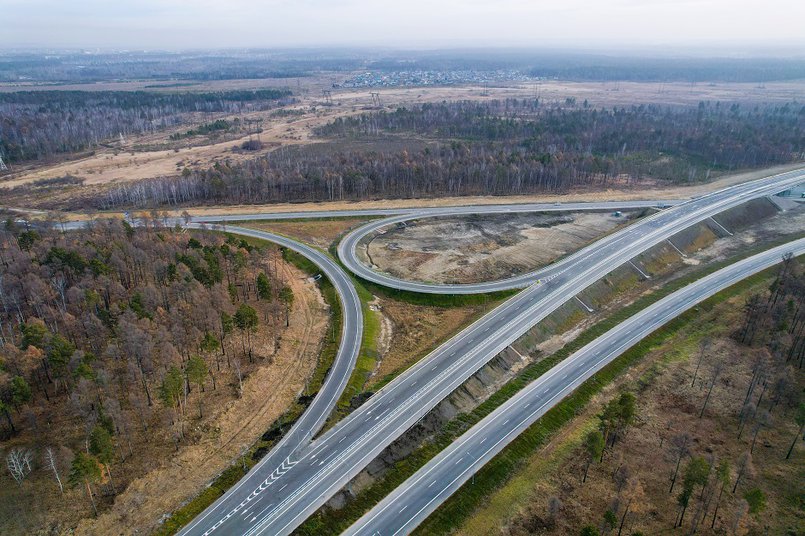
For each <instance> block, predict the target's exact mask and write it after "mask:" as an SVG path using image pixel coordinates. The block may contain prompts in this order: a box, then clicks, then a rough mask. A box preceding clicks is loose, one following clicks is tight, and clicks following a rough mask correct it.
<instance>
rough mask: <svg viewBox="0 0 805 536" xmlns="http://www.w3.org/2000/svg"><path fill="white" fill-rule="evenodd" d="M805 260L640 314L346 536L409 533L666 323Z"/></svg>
mask: <svg viewBox="0 0 805 536" xmlns="http://www.w3.org/2000/svg"><path fill="white" fill-rule="evenodd" d="M787 253H792V254H793V255H794V256H798V255H802V254H805V239H800V240H796V241H794V242H791V243H789V244H785V245H783V246H779V247H776V248H773V249H771V250H768V251H765V252H763V253H760V254H758V255H755V256H753V257H750V258H748V259H745V260H742V261H739V262H737V263H735V264H732V265H731V266H728V267H726V268H724V269H722V270H719V271H717V272H715V273H713V274H711V275H709V276H706V277H704V278H702V279H700V280H699V281H696V282H695V283H691V284H690V285H688V286H686V287H685V288H683V289H681V290H678V291H677V292H674V293H673V294H671V295H669V296H667V297H665V298H663V299H662V300H660V301H658V302H656V303H654V304H653V305H651V306H649V307H647V308H646V309H644V310H643V311H641V312H639V313H637V314H635V315H634V316H632V317H630V318H629V319H627V320H626V321H624V322H622V323H621V324H619V325H617V326H616V327H614V328H612V329H611V330H610V331H608V332H607V333H605V334H604V335H602V336H601V337H599V338H597V339H595V340H594V341H593V342H591V343H589V344H588V345H587V346H585V347H583V348H582V349H580V350H579V351H577V352H576V353H574V354H573V355H571V356H570V357H568V358H567V359H565V360H564V361H562V362H561V363H559V364H558V365H556V366H555V367H553V368H552V369H551V370H549V371H547V372H546V373H545V374H543V375H542V376H541V377H540V378H539V379H537V380H535V381H534V382H532V383H530V384H529V385H528V386H526V387H525V388H524V389H522V390H521V391H520V392H519V393H517V394H516V395H515V396H514V397H512V398H511V399H509V400H508V401H507V402H506V403H504V404H503V405H501V406H500V407H498V408H497V409H496V410H495V411H493V412H492V413H490V414H489V415H487V416H486V417H485V418H484V419H483V420H481V421H480V422H479V423H478V424H476V425H475V426H473V427H472V428H470V429H469V430H468V431H467V432H465V433H464V434H463V435H462V436H461V437H459V438H458V439H456V440H455V441H454V442H453V443H452V444H451V445H450V446H449V447H447V448H446V449H445V450H443V451H442V452H441V453H439V454H438V455H437V456H436V457H435V458H433V459H432V460H431V461H430V462H429V463H427V464H426V465H425V466H423V467H422V468H421V469H420V470H419V471H417V472H416V473H415V474H414V475H412V476H411V477H410V478H409V479H408V480H406V481H405V482H403V483H402V484H401V485H400V486H399V487H398V488H397V489H395V490H394V491H393V492H392V493H391V494H389V495H388V496H387V497H386V498H385V499H384V500H383V501H381V502H380V503H379V504H378V505H377V506H375V507H374V508H373V509H372V510H371V511H369V512H368V513H367V514H366V515H364V516H363V517H362V518H361V519H360V520H358V521H357V522H356V523H355V524H354V525H352V526H351V527H350V528H349V529H348V530H347V531H346V532H345V534H347V535H363V536H370V535H376V536H381V535H384V536H385V535H396V534H407V533H409V532H410V531H411V530H413V529H414V527H416V526H417V525H418V524H419V523H421V522H422V521H423V520H425V518H427V517H428V515H430V514H431V513H432V512H433V511H434V510H436V508H438V506H439V505H440V504H441V503H442V502H444V501H445V500H446V499H447V498H448V497H449V496H450V495H451V494H452V493H454V492H455V491H456V490H458V489H459V488H460V487H461V486H462V484H464V483H465V482H467V481H468V480H469V479H470V478H471V477H472V475H473V474H475V472H476V471H478V470H479V469H480V468H481V467H482V466H483V465H484V464H486V463H487V462H488V461H489V460H491V459H492V458H493V457H494V456H495V455H496V454H497V453H499V452H500V451H501V450H503V448H504V447H505V446H506V445H507V444H509V443H510V442H511V441H513V440H514V439H515V438H516V437H517V436H518V435H519V434H520V433H522V432H523V431H525V430H526V429H527V428H528V427H529V426H531V425H532V424H534V423H535V422H536V421H537V420H538V419H539V418H540V417H542V416H543V415H544V414H545V413H546V412H547V411H548V410H550V409H551V408H552V407H553V406H554V405H555V404H557V403H558V402H559V401H560V400H562V398H564V397H565V396H567V395H568V394H570V393H571V392H572V391H573V390H574V389H576V388H577V387H578V386H580V385H581V384H582V383H584V381H586V380H587V379H589V378H590V377H591V376H593V375H594V374H595V373H596V372H598V371H600V370H601V369H602V368H604V367H605V366H606V365H608V364H609V363H611V362H612V361H613V360H614V359H615V358H616V357H618V356H619V355H621V354H622V353H623V352H625V351H626V350H628V349H629V348H630V347H631V346H633V345H634V344H635V343H637V342H638V341H640V340H641V339H643V338H644V337H646V336H648V335H649V334H651V333H652V332H653V331H655V330H656V329H657V328H659V327H661V326H662V325H663V324H665V323H666V322H668V321H670V320H673V319H674V318H676V317H677V316H678V315H680V314H681V313H683V312H684V311H686V310H687V309H690V308H691V307H693V306H694V305H696V304H697V303H699V302H701V301H703V300H705V299H707V298H709V297H710V296H712V295H714V294H715V293H717V292H719V291H720V290H723V289H725V288H727V287H729V286H730V285H732V284H734V283H736V282H738V281H740V280H742V279H744V278H746V277H749V276H750V275H752V274H755V273H757V272H760V271H761V270H764V269H766V268H768V267H770V266H773V265H774V264H776V263H778V262H780V261H781V260H782V258H783V255H785V254H787Z"/></svg>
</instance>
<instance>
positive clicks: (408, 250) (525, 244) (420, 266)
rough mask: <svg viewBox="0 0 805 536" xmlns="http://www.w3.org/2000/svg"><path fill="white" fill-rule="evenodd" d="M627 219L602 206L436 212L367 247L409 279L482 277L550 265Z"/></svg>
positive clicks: (380, 263) (375, 260)
mask: <svg viewBox="0 0 805 536" xmlns="http://www.w3.org/2000/svg"><path fill="white" fill-rule="evenodd" d="M626 222H627V219H626V215H624V216H620V217H616V216H614V215H613V214H612V213H602V212H597V213H575V214H513V215H508V214H507V215H494V216H485V217H449V218H431V219H423V220H417V221H416V222H414V224H412V225H409V226H407V227H404V228H397V227H394V228H391V229H389V230H388V231H387V232H386V233H385V234H382V235H377V236H375V237H374V238H373V239H372V240H371V242H369V243H368V244H367V247H366V249H365V250H361V251H362V254H363V256H364V261H368V262H371V263H372V264H373V265H374V266H376V267H377V268H378V269H380V270H381V271H383V272H387V273H390V274H392V275H394V276H396V277H400V278H403V279H406V280H410V279H414V280H417V281H428V282H437V283H476V282H481V281H490V280H495V279H501V278H504V277H509V276H513V275H516V274H520V273H524V272H527V271H531V270H534V269H536V268H539V267H541V266H545V265H546V264H549V263H550V262H552V261H554V260H556V259H557V258H559V257H562V256H564V255H566V254H568V253H570V252H572V251H575V250H577V249H579V248H580V247H582V246H584V245H586V244H588V243H589V242H591V241H593V240H595V239H596V238H598V237H599V236H601V235H602V234H604V233H607V232H610V231H612V230H614V229H616V228H618V227H620V226H621V225H625V224H626ZM448 237H449V238H448Z"/></svg>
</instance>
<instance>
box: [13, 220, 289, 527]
mask: <svg viewBox="0 0 805 536" xmlns="http://www.w3.org/2000/svg"><path fill="white" fill-rule="evenodd" d="M280 258H281V256H280V252H279V250H278V249H277V248H273V247H269V246H265V247H264V248H258V247H256V246H254V245H251V244H249V243H247V242H245V241H243V240H242V239H239V238H235V237H234V236H232V235H223V234H209V233H205V232H196V233H187V232H184V231H182V230H181V229H179V228H175V229H174V228H168V227H165V226H164V222H163V220H162V219H161V218H160V217H159V216H158V215H153V217H150V218H146V219H145V220H144V224H143V225H142V226H138V227H137V228H134V227H132V226H130V225H128V224H127V223H126V222H123V221H119V220H98V221H95V222H93V223H92V224H91V225H90V226H89V227H88V228H87V229H85V230H81V231H75V232H69V233H64V232H62V231H61V230H59V229H58V228H57V227H55V226H51V227H46V226H45V227H37V228H35V229H33V228H25V227H20V226H19V225H17V224H16V223H15V222H14V221H13V220H8V221H7V222H6V223H5V225H4V226H3V227H2V228H0V418H1V419H2V424H0V442H3V443H5V442H9V441H10V444H9V443H5V444H4V445H3V446H4V449H3V450H4V456H5V460H4V462H5V465H6V466H7V469H8V472H9V474H10V476H11V477H13V479H14V480H15V481H16V483H17V484H20V485H21V486H22V484H23V481H25V480H26V479H28V478H29V477H30V476H31V473H32V471H37V472H39V471H44V472H45V473H46V474H47V475H49V478H50V480H51V482H52V486H56V487H57V488H58V489H60V490H61V493H62V494H64V493H66V492H67V491H68V490H69V489H70V488H75V490H76V491H75V492H76V493H80V494H82V495H83V496H84V498H83V499H81V503H82V504H83V505H85V506H84V508H85V511H92V510H94V511H95V513H96V514H97V512H98V510H99V509H100V508H102V507H103V506H104V504H110V503H111V501H112V500H113V499H114V496H115V495H116V494H117V493H120V492H121V491H122V490H124V489H125V488H126V486H127V483H128V482H129V481H131V480H132V479H133V478H136V477H137V476H139V475H141V474H142V472H143V471H145V470H147V468H148V467H150V466H151V464H152V462H153V459H152V458H151V456H155V454H154V453H158V452H165V451H166V452H170V451H171V450H178V449H179V447H180V446H181V445H182V444H183V443H185V442H190V444H192V442H193V441H194V439H193V438H194V437H195V435H196V434H197V433H198V432H197V427H198V426H201V425H202V424H203V423H204V420H203V419H204V417H205V416H208V412H212V411H213V410H214V409H215V408H211V404H213V403H215V404H221V403H223V402H224V401H226V400H231V399H233V398H235V397H238V396H239V393H242V391H243V382H244V380H245V378H247V377H248V376H249V374H250V373H251V372H252V371H254V370H255V369H256V367H259V366H260V364H261V362H265V361H266V359H268V360H269V361H270V359H271V358H270V357H268V358H266V357H265V356H264V355H260V354H259V353H258V352H257V351H256V347H257V344H256V342H255V341H256V340H257V339H258V338H259V339H260V341H261V345H262V346H261V347H265V345H266V344H268V345H269V347H271V346H272V345H274V346H275V345H276V344H278V338H279V337H280V336H281V334H282V330H283V328H284V327H285V326H286V324H287V322H288V310H289V308H290V306H291V304H292V303H293V299H294V297H293V292H292V291H291V289H290V287H289V286H287V281H286V280H285V279H284V277H286V276H283V275H282V274H283V272H282V266H281V262H282V261H281V260H280ZM267 341H269V342H267ZM271 341H273V342H271ZM222 397H223V398H222ZM6 446H9V448H8V449H6V448H5V447H6ZM43 481H44V479H41V478H38V479H36V480H35V484H36V485H37V486H41V485H42V482H43ZM25 489H28V488H25ZM52 489H54V488H51V491H52ZM40 491H44V490H40ZM79 496H80V495H76V500H78V499H77V497H79ZM84 501H86V502H84Z"/></svg>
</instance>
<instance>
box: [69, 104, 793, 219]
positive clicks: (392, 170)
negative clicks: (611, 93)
mask: <svg viewBox="0 0 805 536" xmlns="http://www.w3.org/2000/svg"><path fill="white" fill-rule="evenodd" d="M803 117H805V108H804V107H802V106H801V105H797V104H791V103H789V104H786V105H781V106H776V107H775V106H758V107H756V108H751V109H746V110H744V109H742V107H741V106H739V105H737V104H734V105H730V106H727V105H721V104H720V103H715V104H713V103H701V105H700V106H698V107H694V108H682V109H671V108H663V107H658V106H650V105H641V106H634V107H629V108H616V109H611V110H601V109H594V108H591V107H589V106H584V105H581V106H580V107H576V106H575V104H572V103H571V104H569V105H567V106H561V107H547V106H542V105H540V104H539V103H538V102H537V101H528V100H517V99H509V100H506V101H492V102H490V103H473V102H455V103H442V104H427V105H422V106H418V107H416V108H412V109H406V108H400V109H398V110H397V111H395V112H378V113H371V114H363V115H359V116H356V117H350V118H339V119H336V120H335V121H333V122H332V123H330V124H328V125H326V126H324V127H321V128H320V129H318V130H317V132H318V134H319V135H320V136H322V137H325V136H326V137H336V138H355V139H358V140H360V141H361V144H360V146H358V148H350V149H347V150H342V149H341V147H336V146H330V145H327V144H324V145H323V146H315V147H308V148H282V149H278V150H277V151H274V152H272V153H270V154H268V155H265V156H263V157H259V158H256V159H253V160H250V161H246V162H242V163H232V162H219V163H216V164H215V165H214V166H212V167H211V168H208V169H201V170H190V169H187V170H185V171H184V172H183V173H182V174H181V176H178V177H162V178H154V179H147V180H143V181H138V182H131V183H126V184H121V185H119V186H115V187H112V188H110V189H109V190H107V191H105V192H101V193H97V194H91V196H90V199H89V200H84V201H83V202H87V201H88V202H89V203H92V204H93V205H95V206H96V207H98V208H104V209H105V208H112V207H122V206H134V207H154V206H165V205H170V206H180V205H184V204H190V203H238V204H240V203H273V202H293V201H334V200H364V199H377V198H421V197H439V196H469V195H515V194H529V193H542V192H565V191H568V190H571V189H573V188H578V187H591V186H592V187H612V186H618V187H622V186H628V185H630V184H634V183H636V182H639V181H641V180H643V179H646V178H650V179H655V180H657V179H659V180H664V181H669V182H673V183H687V182H691V181H700V180H706V179H707V178H709V177H710V175H711V173H712V172H714V171H719V172H723V171H727V170H732V169H737V168H745V167H754V166H766V165H771V164H779V163H783V162H790V161H792V160H795V159H798V158H802V155H803V148H805V143H804V142H805V137H803V130H802V126H803V121H802V119H803ZM390 136H393V137H403V139H408V138H410V137H412V136H415V137H417V138H422V137H424V138H425V139H426V140H427V143H426V144H425V146H424V147H422V143H421V142H418V143H413V142H412V143H410V148H407V149H396V148H389V146H390V144H384V140H387V139H388V138H389V137H390Z"/></svg>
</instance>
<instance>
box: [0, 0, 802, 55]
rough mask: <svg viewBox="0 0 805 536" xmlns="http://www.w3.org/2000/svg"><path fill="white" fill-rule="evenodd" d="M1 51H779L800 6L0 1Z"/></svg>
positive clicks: (610, 0) (560, 0) (447, 0)
mask: <svg viewBox="0 0 805 536" xmlns="http://www.w3.org/2000/svg"><path fill="white" fill-rule="evenodd" d="M0 20H2V23H3V25H2V29H1V30H0V47H2V48H9V47H30V46H37V47H39V46H44V47H62V46H70V47H72V46H76V47H104V48H125V47H136V48H148V49H153V48H197V47H204V48H211V47H262V46H265V47H281V46H317V45H387V46H396V47H400V46H403V47H440V46H529V45H535V46H545V45H555V46H562V47H568V46H570V47H581V48H589V47H591V46H596V45H602V44H606V45H609V46H613V45H653V46H662V45H674V46H679V45H702V44H703V45H722V46H723V45H724V44H733V43H734V44H738V45H740V46H741V47H754V46H777V47H785V48H788V49H793V50H795V51H796V50H797V49H798V48H801V49H802V50H803V51H805V37H804V36H803V33H804V32H803V21H805V1H803V0H762V1H761V0H530V1H529V0H396V1H390V0H0Z"/></svg>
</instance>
